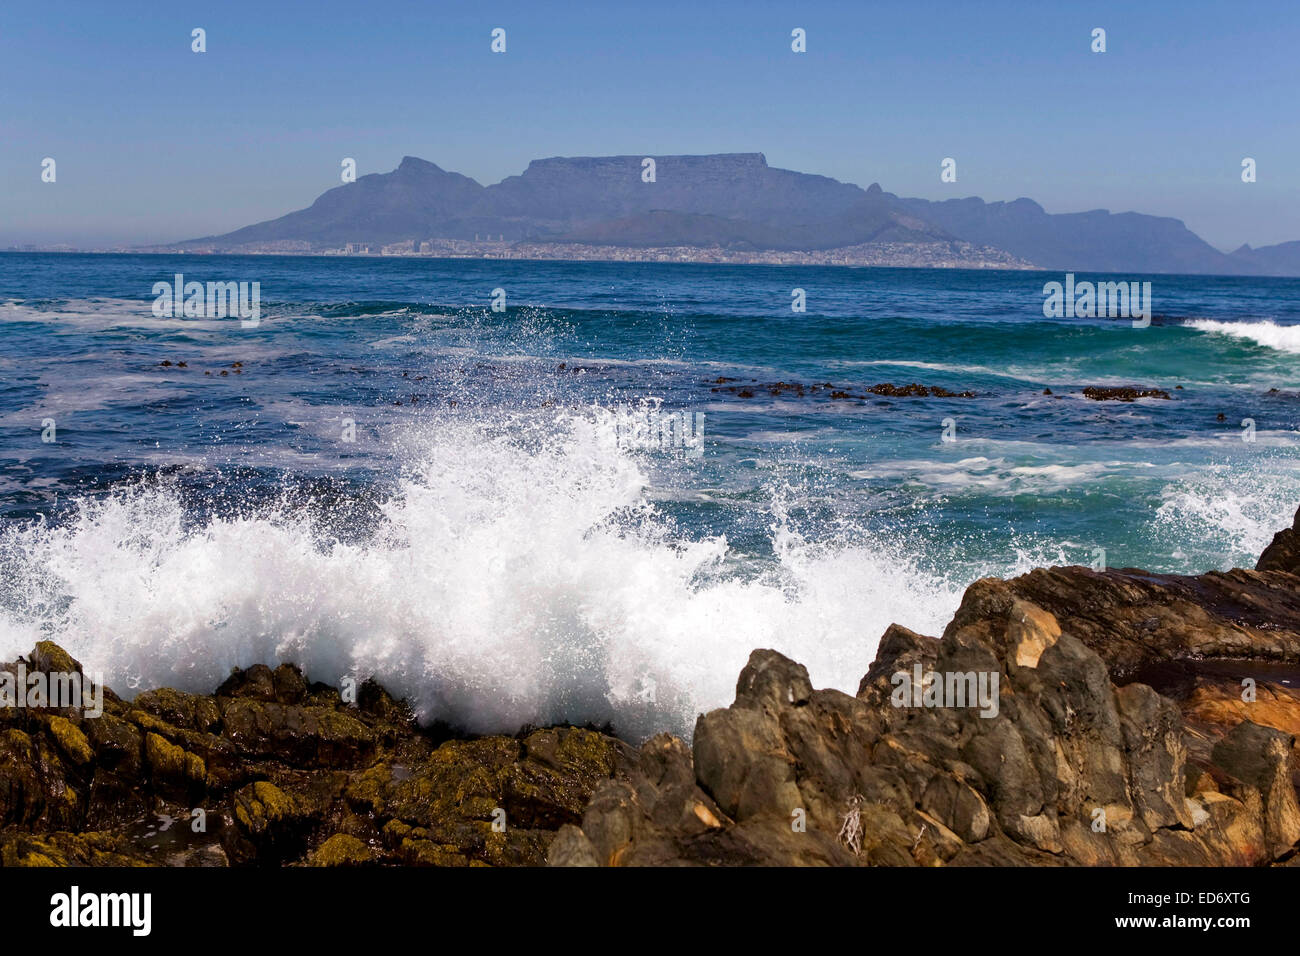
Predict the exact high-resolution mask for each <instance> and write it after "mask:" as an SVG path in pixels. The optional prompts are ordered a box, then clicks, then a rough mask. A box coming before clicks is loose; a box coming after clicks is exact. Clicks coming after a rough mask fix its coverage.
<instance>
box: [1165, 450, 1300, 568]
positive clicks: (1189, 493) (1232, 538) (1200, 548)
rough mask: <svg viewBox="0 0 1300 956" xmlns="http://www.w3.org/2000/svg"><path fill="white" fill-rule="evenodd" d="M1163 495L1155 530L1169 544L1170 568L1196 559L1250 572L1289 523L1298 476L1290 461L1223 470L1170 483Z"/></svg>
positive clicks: (1205, 471) (1200, 563)
mask: <svg viewBox="0 0 1300 956" xmlns="http://www.w3.org/2000/svg"><path fill="white" fill-rule="evenodd" d="M1162 497H1163V499H1164V500H1163V502H1162V503H1161V505H1160V507H1159V509H1158V510H1157V512H1156V515H1155V517H1154V519H1153V522H1152V528H1151V532H1152V535H1153V538H1154V540H1157V541H1162V542H1167V547H1168V549H1169V554H1170V556H1171V564H1173V563H1181V562H1182V561H1185V560H1186V559H1187V558H1188V556H1189V555H1195V557H1194V558H1193V560H1194V563H1195V564H1196V565H1197V566H1203V567H1206V568H1209V567H1213V566H1217V567H1219V568H1221V569H1225V570H1226V569H1228V568H1231V567H1248V568H1249V567H1254V566H1255V561H1256V560H1257V559H1258V558H1259V554H1260V552H1261V551H1263V550H1264V548H1265V547H1266V546H1267V545H1268V544H1269V542H1270V541H1272V540H1273V535H1274V534H1275V533H1276V532H1277V531H1278V530H1280V529H1281V528H1286V527H1289V526H1290V525H1291V521H1292V517H1293V514H1294V510H1295V503H1296V500H1297V498H1300V475H1298V474H1297V473H1296V470H1295V464H1294V461H1293V460H1291V459H1282V460H1279V461H1276V462H1268V461H1266V462H1260V463H1258V464H1254V465H1248V466H1245V467H1227V466H1221V467H1218V468H1214V469H1203V470H1201V471H1199V472H1197V473H1196V474H1193V475H1190V476H1188V477H1186V478H1183V479H1180V480H1178V481H1175V482H1172V483H1170V484H1169V485H1168V486H1167V487H1166V488H1165V490H1164V492H1163V495H1162ZM1175 557H1177V558H1179V559H1180V560H1179V561H1178V562H1175V561H1174V560H1173V559H1174V558H1175Z"/></svg>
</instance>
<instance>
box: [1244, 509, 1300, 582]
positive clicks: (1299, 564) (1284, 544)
mask: <svg viewBox="0 0 1300 956" xmlns="http://www.w3.org/2000/svg"><path fill="white" fill-rule="evenodd" d="M1255 570H1256V571H1286V572H1287V573H1289V574H1300V510H1297V511H1296V513H1295V523H1294V524H1292V525H1291V527H1289V528H1283V529H1282V530H1281V531H1279V532H1278V533H1277V534H1275V535H1273V541H1272V542H1271V543H1270V544H1269V546H1268V547H1267V548H1265V549H1264V552H1263V553H1262V554H1261V555H1260V556H1259V561H1258V563H1256V565H1255Z"/></svg>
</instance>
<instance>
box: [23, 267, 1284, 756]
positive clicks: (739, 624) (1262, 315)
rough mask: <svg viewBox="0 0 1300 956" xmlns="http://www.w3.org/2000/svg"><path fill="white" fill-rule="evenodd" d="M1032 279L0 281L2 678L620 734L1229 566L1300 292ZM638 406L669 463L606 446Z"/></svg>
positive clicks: (681, 276) (768, 271) (1255, 522)
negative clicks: (500, 298) (242, 683)
mask: <svg viewBox="0 0 1300 956" xmlns="http://www.w3.org/2000/svg"><path fill="white" fill-rule="evenodd" d="M176 273H183V274H184V276H185V279H186V281H200V282H207V281H246V282H258V283H260V294H261V321H260V324H259V325H258V326H257V327H256V328H244V327H243V326H242V325H241V323H240V321H239V320H238V319H237V318H216V317H196V318H170V317H161V318H160V317H157V316H155V315H154V314H153V311H152V306H153V304H154V301H155V295H154V293H153V286H154V283H156V282H170V281H172V279H173V277H174V275H175V274H176ZM1062 278H1063V277H1062V276H1060V275H1055V274H1047V273H1037V272H974V271H955V270H895V269H848V268H806V267H763V266H739V267H729V266H716V265H689V264H681V265H667V264H663V265H660V264H627V263H555V262H516V261H477V260H476V261H470V260H430V259H419V260H417V259H398V258H382V259H381V258H365V259H362V258H300V257H270V256H261V257H228V256H203V257H196V256H173V257H164V256H129V255H114V256H106V255H94V256H91V255H87V256H80V255H28V254H8V255H0V343H2V344H3V345H2V351H0V368H2V369H3V380H2V382H0V576H2V578H3V583H0V644H3V645H4V646H3V647H0V652H3V653H4V654H7V655H9V656H10V657H12V656H13V655H14V654H16V653H20V652H25V651H26V650H28V649H30V647H31V644H32V643H33V641H34V640H36V639H37V638H39V637H40V636H42V635H48V636H53V637H54V638H56V639H58V640H60V641H62V642H63V643H64V644H66V645H67V646H68V647H69V648H70V649H71V650H72V651H73V652H74V653H75V654H77V655H78V656H80V657H81V658H83V660H85V662H86V663H87V664H88V665H89V666H91V667H93V668H96V669H99V670H101V671H102V672H103V673H104V675H105V678H106V679H107V680H108V682H109V684H110V685H111V686H114V687H115V688H116V689H118V690H119V691H122V692H129V691H130V689H131V688H132V687H134V686H153V685H157V684H172V685H179V686H183V687H188V688H192V689H200V690H204V691H209V690H211V688H212V687H213V686H215V684H216V683H218V682H219V681H220V680H221V679H222V678H223V677H224V676H225V674H226V673H228V671H229V668H230V667H232V666H235V665H241V666H246V665H248V664H251V663H254V662H257V661H264V662H268V663H272V662H274V661H276V660H280V659H292V660H294V661H297V662H299V663H301V664H303V665H304V666H305V668H306V669H307V671H308V674H309V676H310V677H312V678H313V679H319V680H325V681H331V682H334V681H338V680H339V679H340V678H341V677H343V676H345V675H349V674H352V675H358V676H370V675H372V674H373V675H376V676H378V677H379V678H380V679H381V680H383V681H384V682H385V683H386V684H387V685H389V686H390V687H392V688H393V689H394V690H396V691H398V692H400V693H404V694H408V695H410V696H411V698H412V699H413V700H415V701H416V703H417V705H418V706H419V708H420V711H421V713H422V714H423V715H424V716H426V717H433V716H440V717H444V718H447V719H451V720H453V721H456V722H459V723H462V724H464V725H466V726H469V727H470V728H472V729H501V728H503V727H513V726H514V725H517V724H519V723H521V722H523V721H528V720H531V721H536V722H541V721H546V720H555V719H561V718H564V719H571V720H586V719H592V720H603V719H611V718H612V719H614V720H615V722H616V725H617V726H620V727H622V728H624V729H625V730H626V731H627V732H628V733H632V734H635V733H637V732H639V731H640V730H642V729H649V728H655V729H660V728H662V727H664V726H669V727H672V728H675V729H684V728H687V727H689V725H690V722H691V721H692V720H693V718H694V715H695V713H696V712H697V711H699V710H701V709H704V708H707V707H711V706H716V705H720V704H725V703H727V702H729V700H730V693H731V688H732V687H733V685H734V680H735V675H736V673H737V672H738V671H739V669H740V667H741V666H742V665H743V663H744V660H745V658H746V657H747V655H748V652H749V651H750V650H751V649H752V648H754V647H760V646H770V647H776V648H778V649H780V650H782V651H784V652H785V653H788V654H790V655H791V656H793V657H795V658H797V659H799V660H801V661H803V662H804V663H806V664H807V665H808V666H809V668H810V670H811V672H812V676H813V679H814V682H815V683H817V684H819V685H831V686H838V687H841V688H844V689H848V690H852V689H853V688H854V687H856V684H857V681H858V679H859V678H860V676H861V675H862V673H863V672H865V670H866V668H867V665H868V664H869V663H870V661H871V659H872V656H873V655H874V650H875V645H876V642H877V639H878V638H879V636H880V634H881V632H882V631H883V630H884V628H885V627H886V626H887V625H888V624H889V623H890V622H892V621H897V622H899V623H902V624H906V625H908V626H910V627H913V628H915V629H917V630H921V631H924V632H927V633H937V632H938V631H939V630H941V629H942V627H943V625H944V623H945V622H946V621H947V619H948V617H949V616H950V615H951V613H952V611H953V610H954V609H955V607H956V605H957V603H958V601H959V600H960V596H961V592H962V590H963V589H964V587H965V586H966V585H967V584H969V583H970V582H971V581H972V580H974V579H975V578H977V577H979V576H981V575H985V574H999V575H1006V574H1012V573H1016V572H1019V571H1024V570H1028V569H1029V568H1031V567H1034V566H1036V565H1040V564H1059V563H1071V564H1094V563H1096V562H1098V561H1099V560H1101V552H1102V551H1103V550H1104V555H1105V556H1104V560H1105V563H1106V564H1107V565H1109V566H1111V567H1122V566H1140V567H1145V568H1150V569H1155V570H1164V571H1203V570H1207V569H1210V568H1225V567H1230V566H1233V565H1237V564H1253V561H1254V558H1255V557H1256V556H1257V553H1258V551H1259V550H1260V549H1261V548H1262V547H1263V545H1264V544H1265V543H1267V541H1268V539H1269V538H1270V537H1271V535H1272V533H1273V532H1274V531H1275V530H1277V529H1278V528H1280V527H1282V526H1283V525H1286V524H1289V523H1290V518H1291V515H1292V514H1293V513H1294V511H1295V509H1296V506H1297V504H1300V476H1298V473H1297V469H1296V459H1297V447H1300V446H1298V445H1297V440H1298V439H1300V396H1298V394H1297V389H1300V280H1294V279H1249V278H1212V277H1200V276H1198V277H1178V276H1123V277H1117V278H1123V279H1125V280H1133V279H1141V280H1147V281H1150V282H1151V283H1152V299H1153V308H1154V313H1155V318H1154V321H1153V323H1152V324H1151V326H1150V327H1149V328H1134V327H1133V323H1132V322H1130V321H1128V320H1125V319H1046V318H1044V316H1043V300H1044V292H1043V286H1044V283H1045V282H1048V281H1052V280H1058V281H1059V280H1062ZM1078 278H1079V279H1080V280H1082V279H1085V278H1089V277H1086V276H1079V277H1078ZM1093 278H1095V277H1093ZM795 288H801V289H804V290H805V292H806V295H807V311H806V313H802V314H798V313H794V312H792V310H791V290H792V289H795ZM494 289H502V290H504V292H505V311H503V312H496V311H493V310H492V309H491V307H490V305H491V302H492V297H493V290H494ZM182 362H183V363H185V365H184V367H181V366H180V364H179V363H182ZM166 363H171V364H170V365H169V364H166ZM882 383H892V384H895V385H908V384H911V383H916V384H919V385H923V386H926V387H936V386H937V387H940V388H942V389H945V390H948V391H950V392H955V393H961V392H967V391H969V392H973V393H974V397H935V396H928V397H891V396H887V395H879V394H873V393H871V392H869V391H868V389H869V388H870V387H871V386H874V385H877V384H882ZM1105 385H1135V386H1141V387H1143V388H1146V387H1155V388H1160V389H1164V390H1166V391H1167V392H1168V393H1169V395H1170V396H1171V398H1170V399H1169V400H1163V399H1158V398H1153V399H1142V400H1139V401H1135V402H1130V403H1122V402H1096V401H1091V400H1089V399H1086V398H1085V397H1083V395H1082V390H1083V388H1084V387H1086V386H1105ZM796 386H802V388H799V387H796ZM814 386H816V387H814ZM1047 389H1050V391H1051V394H1044V392H1045V390H1047ZM837 395H838V396H847V397H834V396H837ZM620 415H621V416H623V417H621V418H620V417H617V416H620ZM656 415H657V416H658V420H659V421H661V422H662V421H663V420H665V419H666V418H668V417H670V416H675V415H689V416H691V418H690V419H689V421H690V422H692V423H693V424H694V426H696V427H698V428H700V429H701V432H702V440H701V442H700V444H699V446H698V451H699V454H698V455H693V454H690V452H691V451H692V450H693V449H691V448H689V447H685V448H684V447H678V446H676V445H673V444H671V443H666V442H663V441H658V440H656V439H654V437H653V436H650V437H649V438H647V433H646V432H644V431H640V432H633V433H631V437H629V430H628V427H627V425H628V423H629V422H641V423H647V422H651V421H654V420H655V416H656ZM611 416H615V417H613V418H612V417H611ZM695 416H703V417H702V419H700V418H696V417H695ZM679 420H680V419H679ZM616 422H617V423H620V424H617V425H616V424H615V423H616ZM1243 423H1246V424H1243ZM51 426H52V428H51ZM945 435H946V437H947V438H950V439H952V440H945ZM43 437H44V438H46V439H50V440H45V441H43V440H42V439H43Z"/></svg>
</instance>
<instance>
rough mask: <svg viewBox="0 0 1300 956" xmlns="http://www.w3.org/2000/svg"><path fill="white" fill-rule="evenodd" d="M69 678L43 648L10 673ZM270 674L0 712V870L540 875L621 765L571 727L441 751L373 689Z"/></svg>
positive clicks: (610, 742)
mask: <svg viewBox="0 0 1300 956" xmlns="http://www.w3.org/2000/svg"><path fill="white" fill-rule="evenodd" d="M19 664H21V665H22V666H23V667H24V668H25V669H26V670H27V671H29V672H30V671H33V670H36V669H38V668H44V669H46V670H61V671H65V672H67V671H73V670H75V671H77V672H79V671H80V669H81V668H80V665H79V664H77V662H76V661H74V660H73V659H72V658H71V657H70V656H68V655H67V654H66V653H65V652H64V651H63V650H62V649H61V648H58V647H57V646H55V645H53V644H42V645H39V646H38V647H37V649H36V650H35V651H34V652H33V653H32V654H31V655H30V657H29V658H27V659H25V660H23V661H20V662H14V663H13V664H10V665H6V666H5V669H7V670H9V671H10V672H11V673H13V672H15V671H16V670H17V668H18V666H19ZM357 699H358V702H357V704H355V705H354V704H348V703H344V702H343V700H342V699H341V697H340V694H339V692H338V691H337V690H335V689H334V688H331V687H327V686H325V685H322V684H312V683H309V682H308V681H307V680H306V679H305V678H304V677H303V675H302V673H301V672H300V671H299V670H298V669H297V668H296V667H293V666H291V665H288V664H282V665H280V666H279V667H277V668H274V669H271V668H268V667H264V666H256V667H252V668H250V669H248V670H245V671H236V672H235V673H234V674H232V676H231V677H230V678H229V679H228V680H227V681H226V682H225V683H223V684H222V685H221V687H220V688H218V689H217V691H216V692H215V693H214V694H212V695H210V696H207V695H197V694H186V693H182V692H180V691H176V690H171V689H166V688H163V689H157V690H151V691H146V692H144V693H141V694H140V695H138V696H137V697H136V699H135V701H134V702H131V703H128V702H126V701H123V700H121V699H120V698H118V697H117V696H116V695H114V694H113V693H112V691H110V690H105V692H104V705H103V714H102V715H101V716H98V717H95V716H91V715H90V714H89V713H86V712H85V711H84V709H81V710H79V709H75V708H64V709H61V710H57V711H52V710H48V709H41V708H25V707H0V826H2V829H0V862H3V863H4V865H6V866H20V865H36V866H52V865H57V866H65V865H69V866H99V865H108V866H123V865H172V866H224V865H299V864H301V865H310V866H366V865H382V864H407V865H422V864H430V865H442V866H483V865H529V864H531V865H539V864H541V863H542V862H544V860H545V858H546V851H547V848H548V847H549V844H550V842H551V839H552V837H553V835H554V832H555V831H556V830H557V829H558V828H559V827H561V826H563V825H565V824H567V823H576V822H578V821H579V820H580V819H581V816H582V811H583V809H584V808H585V807H586V805H587V803H588V801H589V800H590V798H591V796H592V794H593V793H594V791H595V788H596V785H597V783H599V782H600V781H601V780H604V779H606V778H609V777H611V776H612V775H614V774H615V773H616V772H618V770H619V768H620V767H621V766H622V765H623V764H624V763H625V762H626V761H627V760H628V759H629V757H630V755H631V748H629V747H628V746H627V745H626V744H623V743H622V742H620V741H618V740H616V739H614V738H612V737H609V736H606V735H604V734H600V733H597V732H595V731H592V730H585V729H581V728H574V727H554V728H545V729H531V730H528V731H526V732H521V733H520V734H519V735H517V736H515V737H483V738H474V739H442V737H445V734H443V735H441V736H440V735H439V734H438V733H436V732H434V731H433V730H429V729H422V728H420V727H419V726H418V725H417V724H416V723H415V721H414V720H413V719H412V718H411V716H410V714H409V712H408V711H407V709H406V708H405V707H404V706H403V705H402V704H401V703H400V702H398V701H395V700H393V699H392V698H391V697H389V696H388V694H386V693H385V692H384V691H383V689H382V688H380V687H378V685H375V684H373V683H370V684H365V685H362V687H361V688H360V691H359V693H358V694H357Z"/></svg>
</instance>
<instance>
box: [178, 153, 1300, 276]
mask: <svg viewBox="0 0 1300 956" xmlns="http://www.w3.org/2000/svg"><path fill="white" fill-rule="evenodd" d="M654 159H655V167H654V178H653V181H651V182H646V181H644V180H643V161H644V157H641V156H602V157H555V158H551V159H539V160H534V161H533V162H531V163H530V164H529V165H528V168H527V169H526V170H525V171H524V172H523V173H522V174H521V175H518V176H510V177H508V178H506V179H504V180H502V181H501V182H499V183H496V184H493V185H490V186H484V185H482V184H480V183H478V182H476V181H475V180H473V179H471V178H469V177H468V176H463V175H461V174H460V173H455V172H450V171H448V170H444V169H442V168H441V167H439V166H437V165H435V164H434V163H431V162H428V161H426V160H423V159H417V158H416V157H413V156H407V157H405V158H404V159H403V160H402V162H401V164H400V165H399V166H398V167H397V168H396V169H394V170H393V171H392V172H388V173H375V174H371V175H367V176H362V177H360V178H358V179H357V180H356V181H355V182H353V183H347V184H345V185H342V186H337V187H335V188H333V189H330V190H328V191H327V192H325V193H323V194H322V195H321V196H320V197H319V198H318V199H317V200H316V201H315V202H314V203H312V205H311V206H309V207H308V208H306V209H301V210H298V211H297V212H291V213H289V214H288V215H285V216H281V217H280V218H278V219H272V220H269V221H267V222H261V223H257V224H255V225H251V226H246V227H244V228H242V229H238V230H236V231H234V232H230V233H226V234H225V235H220V236H208V237H204V238H201V239H192V240H187V241H185V242H181V243H176V244H175V245H173V246H169V247H167V248H168V249H173V250H188V251H213V252H221V251H230V252H237V251H266V250H267V249H268V247H275V246H280V247H284V246H285V245H286V244H293V245H295V246H296V247H297V248H298V249H300V250H304V251H325V250H327V249H332V248H338V247H343V246H346V245H347V244H349V243H352V244H357V245H361V244H364V245H376V246H379V245H384V244H393V243H402V242H408V241H409V242H411V243H413V245H414V247H415V248H417V249H418V246H419V243H420V242H422V241H426V240H471V239H479V238H480V237H484V238H486V237H489V236H490V237H491V238H492V239H499V240H501V241H503V242H521V241H527V242H530V243H577V244H586V245H593V246H620V247H630V248H637V247H642V248H648V247H680V246H687V247H698V248H711V247H712V248H717V247H720V248H722V249H727V250H739V251H754V252H759V251H768V250H771V251H778V252H780V251H791V252H793V251H800V252H809V251H818V250H833V249H843V248H845V247H850V246H862V245H863V244H866V245H872V244H885V243H902V244H917V245H927V244H935V243H970V244H973V245H974V246H978V247H987V248H989V249H992V250H1000V251H1001V252H1004V253H1008V254H1010V255H1011V256H1014V257H1016V258H1018V259H1020V260H1023V261H1025V262H1027V263H1031V264H1033V265H1036V266H1039V267H1041V268H1044V269H1052V270H1066V271H1078V272H1173V273H1207V274H1218V275H1282V276H1300V241H1296V242H1287V243H1281V244H1279V245H1275V246H1267V247H1264V248H1260V249H1252V248H1251V247H1249V246H1242V247H1241V248H1240V249H1238V250H1236V251H1235V252H1232V253H1223V252H1220V251H1219V250H1217V249H1215V248H1214V247H1213V246H1211V245H1209V244H1208V243H1207V242H1205V241H1204V240H1203V239H1201V238H1200V237H1199V236H1197V235H1196V234H1195V233H1193V232H1192V231H1191V230H1189V229H1188V228H1187V227H1186V226H1185V225H1184V224H1183V223H1182V222H1181V221H1180V220H1177V219H1171V218H1167V217H1160V216H1148V215H1143V214H1141V213H1135V212H1125V213H1111V212H1108V211H1107V210H1104V209H1097V210H1092V211H1090V212H1080V213H1056V214H1053V213H1048V212H1047V211H1045V210H1044V209H1043V207H1042V206H1040V205H1039V204H1038V203H1036V202H1034V201H1033V200H1031V199H1016V200H1015V201H1013V202H985V201H984V200H982V199H978V198H974V197H971V198H966V199H949V200H944V201H933V200H926V199H906V198H900V197H898V196H896V195H894V194H892V193H887V192H885V191H884V190H883V189H881V187H880V186H879V184H875V183H873V184H872V185H871V186H869V187H868V188H867V189H862V188H860V187H858V186H855V185H852V184H849V183H842V182H839V181H837V180H834V179H830V178H828V177H826V176H816V175H811V174H808V173H800V172H795V171H792V170H787V169H777V168H774V167H771V166H769V165H768V164H767V160H766V158H765V157H764V156H763V155H762V154H761V153H722V154H715V155H705V156H661V157H654Z"/></svg>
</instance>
